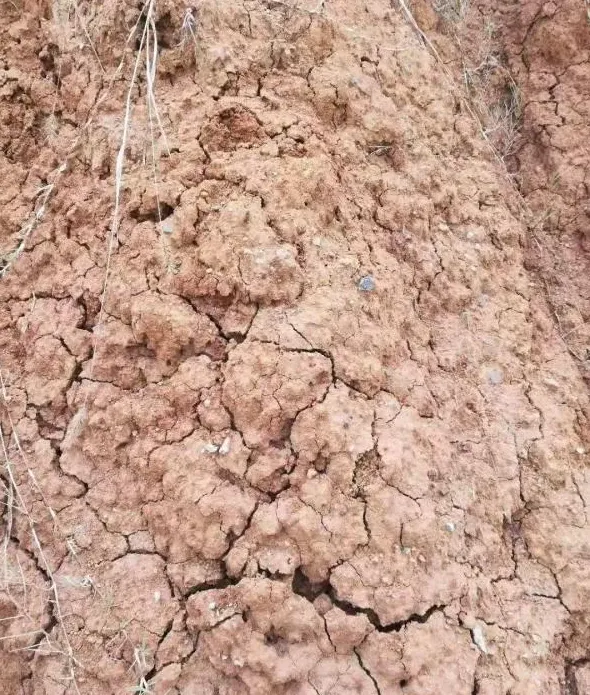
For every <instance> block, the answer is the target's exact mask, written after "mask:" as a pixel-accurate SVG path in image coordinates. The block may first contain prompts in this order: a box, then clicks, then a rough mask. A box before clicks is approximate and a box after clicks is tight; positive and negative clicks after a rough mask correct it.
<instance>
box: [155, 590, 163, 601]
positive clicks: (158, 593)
mask: <svg viewBox="0 0 590 695" xmlns="http://www.w3.org/2000/svg"><path fill="white" fill-rule="evenodd" d="M161 598H162V594H161V593H160V592H159V591H154V601H155V602H156V603H158V602H159V601H160V599H161Z"/></svg>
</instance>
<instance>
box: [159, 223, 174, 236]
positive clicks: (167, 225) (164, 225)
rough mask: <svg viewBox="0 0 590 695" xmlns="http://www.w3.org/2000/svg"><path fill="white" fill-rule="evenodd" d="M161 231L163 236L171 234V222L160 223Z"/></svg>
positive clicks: (172, 226) (172, 227) (172, 228)
mask: <svg viewBox="0 0 590 695" xmlns="http://www.w3.org/2000/svg"><path fill="white" fill-rule="evenodd" d="M162 231H163V232H164V234H172V232H173V231H174V225H173V224H172V220H164V221H163V222H162Z"/></svg>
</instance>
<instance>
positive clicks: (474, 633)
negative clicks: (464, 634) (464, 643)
mask: <svg viewBox="0 0 590 695" xmlns="http://www.w3.org/2000/svg"><path fill="white" fill-rule="evenodd" d="M471 637H472V638H473V643H474V644H475V646H476V647H477V648H478V649H479V651H480V652H482V653H483V654H487V653H488V647H487V644H486V639H485V637H484V634H483V630H482V629H481V626H480V625H475V627H473V628H472V630H471Z"/></svg>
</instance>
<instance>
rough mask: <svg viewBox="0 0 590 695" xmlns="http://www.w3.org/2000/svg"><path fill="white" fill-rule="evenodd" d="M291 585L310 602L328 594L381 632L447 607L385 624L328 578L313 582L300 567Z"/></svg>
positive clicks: (398, 629) (341, 606) (348, 610)
mask: <svg viewBox="0 0 590 695" xmlns="http://www.w3.org/2000/svg"><path fill="white" fill-rule="evenodd" d="M291 586H292V589H293V593H295V594H297V595H299V596H303V598H305V599H307V600H308V601H310V602H313V601H315V599H316V598H317V597H318V596H320V594H327V595H328V596H329V597H330V599H331V601H332V603H333V604H334V605H335V606H336V607H338V608H340V610H342V611H344V613H346V614H347V615H366V616H367V618H368V620H369V622H370V623H371V625H373V627H374V628H375V629H376V630H378V631H379V632H399V631H400V630H401V629H402V628H404V627H405V626H406V625H407V624H408V623H425V622H427V621H428V620H429V618H430V617H431V616H432V615H433V614H434V613H438V612H440V611H442V610H444V609H445V608H446V604H435V605H434V606H430V608H428V609H427V610H426V611H425V612H424V613H412V614H411V615H410V616H409V617H408V618H405V619H404V620H398V621H396V622H393V623H386V624H383V623H382V622H381V619H380V618H379V616H378V615H377V613H376V612H375V611H374V610H373V609H372V608H362V607H360V606H355V605H354V604H353V603H350V602H349V601H345V600H343V599H340V598H338V596H337V594H336V590H335V589H334V587H333V586H332V585H331V584H330V582H329V581H328V580H325V581H323V582H312V581H311V580H310V579H309V578H308V577H307V576H306V575H305V573H304V572H303V571H302V570H301V568H300V567H299V568H297V569H296V570H295V573H294V574H293V581H292V584H291Z"/></svg>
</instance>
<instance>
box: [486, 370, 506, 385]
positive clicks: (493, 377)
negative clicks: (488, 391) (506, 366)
mask: <svg viewBox="0 0 590 695" xmlns="http://www.w3.org/2000/svg"><path fill="white" fill-rule="evenodd" d="M488 381H489V382H490V384H492V385H493V386H498V385H499V384H501V383H502V382H503V381H504V375H503V374H502V371H501V370H500V369H490V370H489V371H488Z"/></svg>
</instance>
